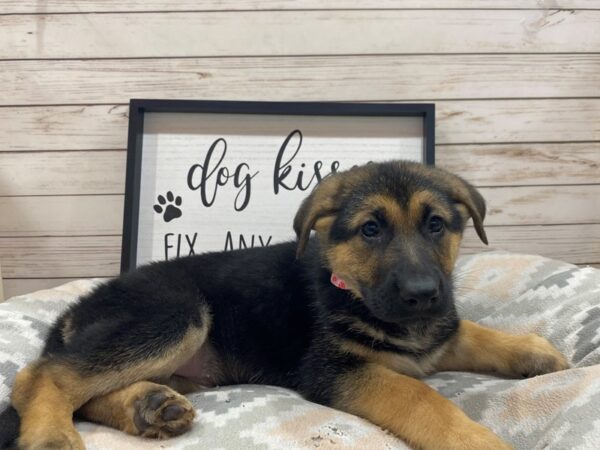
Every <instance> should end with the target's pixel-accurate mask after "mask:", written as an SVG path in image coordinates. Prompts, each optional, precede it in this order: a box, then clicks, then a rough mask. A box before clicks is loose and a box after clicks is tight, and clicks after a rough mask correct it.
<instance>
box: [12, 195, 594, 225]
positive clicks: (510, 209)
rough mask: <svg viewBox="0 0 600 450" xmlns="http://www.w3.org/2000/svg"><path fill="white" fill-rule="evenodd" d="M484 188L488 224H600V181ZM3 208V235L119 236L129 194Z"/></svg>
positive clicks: (36, 200)
mask: <svg viewBox="0 0 600 450" xmlns="http://www.w3.org/2000/svg"><path fill="white" fill-rule="evenodd" d="M480 191H481V193H482V194H483V196H484V197H485V198H486V200H487V203H488V216H487V217H486V224H487V225H493V226H498V225H544V224H546V225H549V224H583V223H600V184H596V185H583V186H577V185H575V186H514V187H492V188H482V189H480ZM148 207H151V205H148ZM0 211H11V213H10V214H2V215H0V237H13V236H72V235H98V234H102V235H113V234H120V233H121V230H122V225H123V195H76V196H60V197H57V196H49V197H0ZM290 233H291V228H290Z"/></svg>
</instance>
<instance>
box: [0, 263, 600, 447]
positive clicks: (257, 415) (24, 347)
mask: <svg viewBox="0 0 600 450" xmlns="http://www.w3.org/2000/svg"><path fill="white" fill-rule="evenodd" d="M96 283H97V281H94V280H80V281H75V282H72V283H68V284H65V285H63V286H61V287H58V288H55V289H50V290H45V291H39V292H35V293H32V294H29V295H24V296H20V297H15V298H12V299H10V300H8V301H6V302H4V303H2V304H0V408H2V409H3V408H4V406H5V404H6V402H7V401H8V396H9V387H10V385H11V384H12V380H13V378H14V376H15V373H16V372H17V371H18V370H19V369H20V368H22V367H23V366H24V365H25V364H26V363H27V362H28V361H31V360H32V359H34V358H35V357H36V355H37V353H38V352H39V351H40V348H41V346H42V342H43V339H44V336H45V334H46V332H47V330H48V326H49V324H50V323H51V321H52V320H53V319H54V318H55V317H56V316H57V315H58V314H59V313H60V312H61V311H62V310H63V309H64V308H65V307H66V306H67V305H68V304H69V303H71V302H73V301H74V300H75V299H76V298H77V297H78V296H79V295H81V294H82V293H84V292H86V291H88V290H89V289H91V288H92V287H93V286H94V285H95V284H96ZM456 284H457V304H458V308H459V311H460V313H461V316H462V317H463V318H465V319H470V320H473V321H476V322H479V323H482V324H485V325H488V326H491V327H497V328H499V329H503V330H507V331H511V332H515V333H529V332H535V333H538V334H541V335H542V336H545V337H547V338H548V339H549V340H550V341H552V342H553V343H554V344H555V345H556V346H557V347H558V348H559V349H560V350H561V351H562V352H563V353H564V354H565V355H566V356H567V358H568V359H569V360H570V361H571V364H572V367H573V368H572V369H570V370H567V371H563V372H558V373H554V374H548V375H544V376H539V377H536V378H532V379H528V380H506V379H500V378H496V377H492V376H487V375H478V374H470V373H459V372H443V373H438V374H435V375H434V376H431V377H428V378H427V379H426V380H425V381H426V382H427V383H428V384H429V385H431V386H432V387H433V388H435V389H437V390H438V391H440V392H441V393H442V394H443V395H445V396H446V397H448V398H450V399H451V400H452V401H454V402H455V403H456V404H457V405H459V406H460V407H461V408H463V409H464V410H465V411H466V412H467V414H468V415H469V416H470V417H472V418H473V419H475V420H476V421H478V422H481V423H483V424H485V425H487V426H488V427H490V428H491V429H493V430H494V431H495V432H496V433H497V434H499V435H500V436H502V437H503V438H504V439H505V440H507V441H508V442H511V443H512V444H513V445H514V446H515V448H517V449H590V450H591V449H598V448H600V414H599V412H600V271H599V270H596V269H593V268H589V267H588V268H578V267H576V266H573V265H570V264H566V263H562V262H558V261H553V260H550V259H546V258H542V257H539V256H529V255H517V254H508V253H500V252H492V253H484V254H480V255H476V256H470V257H464V258H461V259H460V261H459V265H458V268H457V271H456ZM189 398H190V399H191V401H192V402H193V404H194V405H195V406H196V408H197V410H198V416H197V419H196V423H195V424H194V427H193V429H192V430H191V432H189V433H188V434H186V435H183V436H181V437H179V438H176V439H173V440H170V441H152V440H145V439H141V438H136V437H132V436H127V435H125V434H123V433H120V432H117V431H115V430H111V429H109V428H106V427H103V426H100V425H95V424H91V423H83V422H82V423H79V424H78V429H79V430H80V432H81V433H82V435H83V437H84V440H85V442H86V445H87V447H88V449H90V450H94V449H122V448H127V449H138V448H139V449H164V448H173V449H198V448H203V449H251V448H252V449H282V448H285V449H337V450H341V449H365V448H369V449H406V448H408V447H407V446H405V445H404V444H403V443H402V442H401V441H399V440H398V439H396V438H394V437H393V436H391V435H389V434H388V433H386V432H384V431H382V430H381V429H379V428H378V427H376V426H374V425H372V424H370V423H368V422H366V421H364V420H362V419H359V418H357V417H354V416H351V415H348V414H344V413H341V412H338V411H335V410H332V409H330V408H326V407H323V406H319V405H315V404H313V403H310V402H307V401H305V400H303V399H302V398H301V397H299V396H298V395H297V394H296V393H294V392H291V391H288V390H285V389H281V388H278V387H270V386H254V385H244V386H229V387H222V388H217V389H210V390H207V391H204V392H201V393H197V394H193V395H190V396H189Z"/></svg>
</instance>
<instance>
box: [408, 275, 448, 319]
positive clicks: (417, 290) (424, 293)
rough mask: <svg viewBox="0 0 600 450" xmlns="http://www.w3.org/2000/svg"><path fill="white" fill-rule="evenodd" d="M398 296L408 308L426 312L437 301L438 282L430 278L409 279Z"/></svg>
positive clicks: (438, 293)
mask: <svg viewBox="0 0 600 450" xmlns="http://www.w3.org/2000/svg"><path fill="white" fill-rule="evenodd" d="M400 295H401V296H402V301H403V302H404V303H405V305H406V306H407V307H408V308H410V309H413V310H415V311H426V310H428V309H431V308H433V307H434V306H436V304H437V303H438V301H439V295H440V290H439V280H437V279H436V278H434V277H431V276H421V277H411V278H409V279H408V280H406V281H405V282H404V285H403V286H402V287H401V289H400Z"/></svg>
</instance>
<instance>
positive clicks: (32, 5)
mask: <svg viewBox="0 0 600 450" xmlns="http://www.w3.org/2000/svg"><path fill="white" fill-rule="evenodd" d="M357 8H358V9H367V8H368V9H390V8H391V9H393V8H398V9H403V8H433V9H448V8H475V9H487V8H492V9H496V8H512V9H544V8H549V9H556V8H567V9H578V8H591V9H598V8H599V6H598V3H597V2H596V1H595V0H494V1H493V2H492V1H489V0H441V1H440V0H329V1H327V2H324V1H323V0H175V1H170V0H133V1H127V2H123V1H122V0H85V1H79V2H76V1H73V0H44V1H41V0H3V1H2V2H1V3H0V14H18V13H28V14H43V13H64V12H68V13H79V12H130V11H244V10H271V9H274V10H286V9H357Z"/></svg>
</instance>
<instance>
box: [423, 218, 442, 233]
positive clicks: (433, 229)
mask: <svg viewBox="0 0 600 450" xmlns="http://www.w3.org/2000/svg"><path fill="white" fill-rule="evenodd" d="M427 226H428V227H429V232H430V233H431V234H437V233H441V231H442V230H443V229H444V221H443V220H442V218H441V217H440V216H431V217H430V218H429V224H428V225H427Z"/></svg>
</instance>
